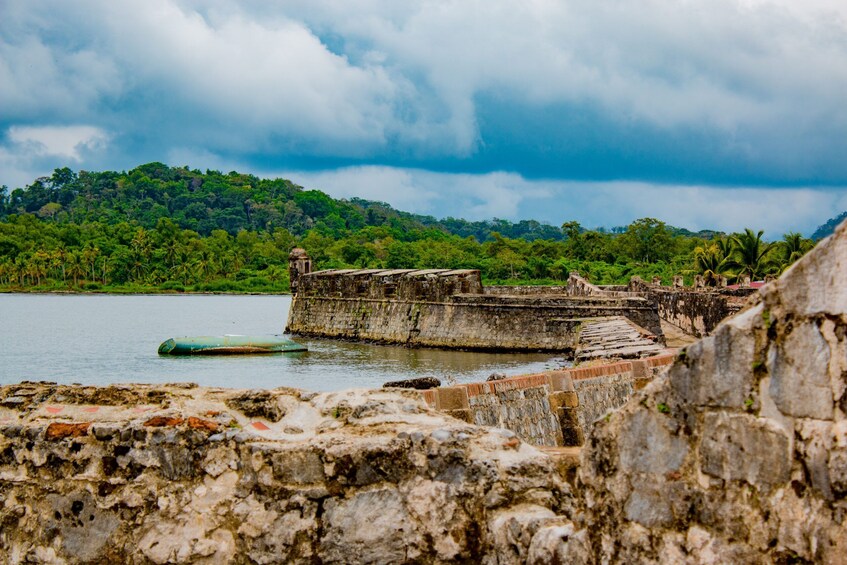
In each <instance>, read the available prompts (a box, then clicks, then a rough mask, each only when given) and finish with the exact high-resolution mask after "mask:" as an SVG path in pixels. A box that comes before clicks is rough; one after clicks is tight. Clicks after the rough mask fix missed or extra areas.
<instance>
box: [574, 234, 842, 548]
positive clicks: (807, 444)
mask: <svg viewBox="0 0 847 565" xmlns="http://www.w3.org/2000/svg"><path fill="white" fill-rule="evenodd" d="M845 280H847V225H842V226H841V227H840V228H839V229H838V230H837V231H836V234H835V235H834V236H833V238H831V239H828V240H825V241H824V242H822V243H820V244H819V245H818V247H817V248H815V249H814V250H813V251H812V252H811V253H810V254H809V255H807V256H806V257H805V258H804V259H802V260H801V261H800V262H798V263H797V264H796V265H795V266H793V267H792V268H791V269H790V270H789V271H788V272H787V273H786V274H785V275H783V277H782V278H781V279H780V280H779V281H777V282H775V283H772V284H770V285H767V286H765V287H764V288H763V289H762V292H761V297H760V299H759V302H758V304H757V305H755V307H753V308H752V309H750V310H748V311H746V312H744V313H742V314H740V315H739V316H737V317H736V318H733V319H731V320H729V321H728V322H724V323H723V324H722V325H721V326H720V327H719V328H718V329H717V331H716V332H715V334H714V335H713V336H711V337H708V338H706V339H704V340H702V341H700V342H698V343H696V344H694V345H692V346H690V347H688V348H687V349H686V350H685V351H684V353H683V354H681V355H680V358H679V360H678V361H677V362H676V363H675V364H674V365H673V366H672V368H671V369H670V372H669V373H668V375H667V377H666V378H662V379H658V380H657V381H656V382H654V383H653V384H651V385H649V386H648V387H647V388H645V389H644V391H643V394H640V395H638V396H637V397H636V398H634V399H633V400H632V401H630V402H629V403H628V404H627V405H626V406H625V407H624V408H623V409H622V410H621V411H619V412H617V413H615V414H613V415H612V416H611V418H610V420H609V421H608V422H600V423H598V424H597V425H596V427H595V430H594V432H593V434H592V436H591V437H590V438H589V439H588V441H587V443H586V449H585V450H584V452H583V458H582V465H581V468H580V480H581V485H580V487H579V488H580V491H581V493H582V495H583V496H584V501H585V504H586V506H585V510H586V512H585V514H584V515H583V518H582V519H581V522H580V527H581V528H582V531H583V532H584V533H585V535H586V536H587V538H588V540H589V541H588V544H587V545H583V544H565V545H563V546H562V548H561V551H562V553H563V554H565V553H567V554H570V553H572V552H576V553H579V555H580V557H579V559H580V560H583V561H586V562H594V561H603V562H617V563H628V562H662V563H803V562H816V563H847V417H845V416H847V354H845V352H847V285H845V284H844V281H845ZM586 547H588V548H590V549H588V550H586Z"/></svg>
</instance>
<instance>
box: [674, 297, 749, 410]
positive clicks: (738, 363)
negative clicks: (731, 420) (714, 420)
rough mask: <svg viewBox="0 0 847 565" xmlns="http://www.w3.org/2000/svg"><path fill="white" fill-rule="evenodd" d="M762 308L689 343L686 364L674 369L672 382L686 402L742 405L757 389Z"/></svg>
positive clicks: (711, 404)
mask: <svg viewBox="0 0 847 565" xmlns="http://www.w3.org/2000/svg"><path fill="white" fill-rule="evenodd" d="M757 316H761V307H759V308H753V309H751V310H749V311H748V312H746V313H745V314H743V315H741V316H739V317H738V318H736V319H734V320H732V321H730V322H728V323H725V324H723V325H722V326H720V328H719V329H718V330H717V332H715V335H714V336H711V337H708V338H705V339H702V340H700V341H698V342H697V343H694V344H693V345H691V346H689V347H688V348H687V349H686V350H685V351H686V363H685V364H683V363H677V364H676V365H674V366H673V367H672V369H671V373H670V382H671V386H672V387H673V389H674V390H675V392H676V393H677V394H678V395H679V396H680V398H681V399H683V400H684V401H686V402H690V403H692V404H697V405H701V406H726V407H732V408H741V407H743V406H744V402H745V400H747V399H748V398H750V396H751V394H752V391H753V388H754V374H753V362H754V356H755V351H754V350H755V337H754V335H753V332H752V328H753V324H754V321H755V319H756V317H757Z"/></svg>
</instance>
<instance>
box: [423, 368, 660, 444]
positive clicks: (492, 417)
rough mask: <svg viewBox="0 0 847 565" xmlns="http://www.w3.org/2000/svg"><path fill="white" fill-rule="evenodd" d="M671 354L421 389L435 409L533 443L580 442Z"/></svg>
mask: <svg viewBox="0 0 847 565" xmlns="http://www.w3.org/2000/svg"><path fill="white" fill-rule="evenodd" d="M673 360H674V355H671V354H669V355H661V356H656V357H651V358H648V359H640V360H635V361H623V362H619V363H610V364H605V365H597V366H592V367H578V368H574V369H562V370H557V371H547V372H544V373H538V374H533V375H522V376H518V377H510V378H505V379H500V380H496V381H487V382H480V383H467V384H460V385H455V386H451V387H444V388H439V389H432V390H427V391H421V393H420V394H421V397H422V398H423V399H424V400H425V401H426V402H427V404H429V405H430V406H431V407H433V408H435V409H437V410H441V411H443V412H445V413H447V414H450V415H453V416H456V417H458V418H459V419H461V420H464V421H470V422H473V423H476V424H479V425H485V426H494V427H500V428H506V429H508V430H511V431H513V432H514V433H515V434H516V435H517V436H518V437H519V438H521V439H522V440H524V441H526V442H528V443H531V444H533V445H538V446H557V445H582V441H583V439H584V437H585V436H586V434H587V433H588V432H589V431H590V429H591V427H592V426H593V424H594V422H595V421H597V420H598V419H600V418H602V417H604V416H605V415H606V414H608V413H609V412H611V411H613V410H615V409H617V408H619V407H620V406H622V405H623V404H624V403H625V402H626V401H627V400H628V399H629V397H630V396H632V394H633V392H634V391H635V390H637V389H638V388H639V387H643V386H644V384H645V383H647V382H649V381H651V380H652V379H653V378H654V377H655V376H656V375H657V374H658V373H660V372H661V371H663V370H664V369H666V368H667V367H668V366H669V365H670V364H671V363H672V362H673ZM469 418H470V419H469Z"/></svg>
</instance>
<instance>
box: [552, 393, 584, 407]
mask: <svg viewBox="0 0 847 565" xmlns="http://www.w3.org/2000/svg"><path fill="white" fill-rule="evenodd" d="M549 398H550V408H551V409H552V410H558V409H559V408H562V407H565V408H576V407H577V406H579V396H577V394H576V392H554V393H553V394H551V395H550V397H549Z"/></svg>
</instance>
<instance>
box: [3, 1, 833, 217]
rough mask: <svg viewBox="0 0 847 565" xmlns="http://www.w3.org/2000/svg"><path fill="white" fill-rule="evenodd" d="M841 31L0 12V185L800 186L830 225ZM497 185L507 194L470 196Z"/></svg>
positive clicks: (734, 8)
mask: <svg viewBox="0 0 847 565" xmlns="http://www.w3.org/2000/svg"><path fill="white" fill-rule="evenodd" d="M845 14H847V9H845V8H844V7H843V3H840V2H837V1H830V0H812V1H809V2H803V3H796V2H789V1H787V0H785V1H777V0H772V1H753V0H710V1H708V2H707V1H699V2H698V1H686V2H683V1H679V0H673V1H672V0H663V1H658V0H648V1H645V2H639V3H631V2H611V3H609V2H603V3H598V2H595V1H590V0H568V1H565V2H559V1H555V2H554V1H544V0H534V1H528V2H527V1H521V2H519V1H517V0H508V1H507V0H486V1H482V0H479V1H467V2H426V3H405V2H394V1H384V2H380V1H363V2H350V3H339V2H330V1H320V0H316V1H313V2H308V3H304V2H293V1H291V2H276V3H267V2H259V1H243V2H222V1H218V2H199V1H191V0H148V1H144V2H141V1H137V2H120V3H115V2H104V1H95V0H83V1H80V2H74V3H68V2H59V1H53V2H49V1H47V2H38V3H33V2H28V1H23V0H10V1H7V2H5V3H4V8H3V17H2V18H0V134H2V135H3V138H2V145H0V172H2V177H3V178H0V183H6V184H10V185H16V184H23V183H25V182H28V181H29V180H31V179H32V177H33V176H34V175H35V174H43V173H44V172H47V171H44V170H42V167H44V166H45V163H46V162H49V158H50V157H51V156H52V158H53V161H54V162H55V164H56V166H63V165H66V164H67V165H70V166H73V167H75V168H86V167H87V168H126V167H132V166H135V165H137V164H139V163H142V162H146V161H150V160H162V161H166V162H170V163H172V164H188V165H191V166H196V167H204V166H213V165H214V164H215V163H228V164H232V166H233V167H234V168H240V169H242V170H251V171H254V172H258V173H261V172H263V171H279V170H289V171H298V170H299V171H310V170H311V171H316V172H319V171H328V173H327V174H329V175H330V176H332V170H334V169H337V168H339V167H356V166H374V167H377V168H379V167H383V168H384V167H389V168H392V167H393V168H396V169H397V170H398V171H399V172H400V173H402V172H403V171H405V170H414V171H422V170H429V171H433V172H434V173H435V172H441V173H445V174H448V175H447V176H445V177H444V178H453V179H454V180H459V179H461V180H462V181H463V184H456V185H455V190H456V191H458V192H459V193H462V191H468V195H469V198H476V196H473V194H474V192H473V191H474V190H476V191H482V193H483V194H484V193H485V190H484V189H481V188H479V186H481V185H479V184H477V185H475V184H474V182H473V179H477V180H479V181H480V182H482V184H483V185H486V186H488V187H489V189H490V194H491V197H490V199H489V200H488V201H487V202H488V204H486V203H485V202H483V203H481V204H479V207H478V208H473V206H471V208H472V209H474V210H478V211H479V212H480V213H484V212H487V211H496V210H503V211H505V212H508V211H511V212H512V213H513V214H520V213H523V212H522V211H523V210H527V212H526V213H529V212H528V211H529V210H530V209H529V208H526V205H527V202H530V201H532V199H533V198H538V197H539V196H538V195H539V194H549V195H551V196H550V198H555V197H556V195H557V194H559V191H558V189H552V188H550V187H548V186H545V187H541V186H542V185H543V183H545V182H548V181H549V182H554V183H556V182H558V183H560V184H559V185H557V186H564V185H567V186H569V187H571V188H572V189H573V187H576V186H579V187H581V188H580V189H579V190H584V191H591V190H593V188H591V187H592V186H600V184H596V183H609V182H629V183H633V184H632V185H630V186H655V187H657V190H659V191H661V187H662V186H666V187H668V188H667V190H669V191H675V190H682V189H679V188H678V187H682V186H689V187H691V190H692V191H694V192H691V193H690V194H692V195H694V194H697V190H699V189H696V188H694V187H713V188H714V187H716V189H717V188H720V187H724V188H726V190H732V188H731V187H737V186H745V187H760V188H761V189H762V190H764V189H771V188H780V187H782V188H786V189H793V190H799V191H809V190H817V191H818V195H819V198H817V200H815V199H812V200H814V201H815V202H818V204H817V205H818V206H829V205H832V202H833V198H835V199H836V200H837V199H838V198H839V197H840V196H839V195H840V191H841V190H843V187H845V186H847V160H845V159H844V158H843V155H845V154H847V108H845V105H844V103H843V98H844V93H845V92H847V23H845ZM74 136H76V138H75V140H76V141H75V142H74ZM69 144H70V145H69ZM177 159H179V160H182V159H184V160H185V161H175V160H177ZM188 159H191V162H188V161H187V160H188ZM353 170H361V169H353ZM367 170H377V169H367ZM379 170H383V169H379ZM499 171H506V172H507V173H504V174H506V176H507V177H508V178H513V176H514V175H517V178H519V179H521V182H519V183H511V184H510V183H506V185H500V184H497V183H492V182H488V183H487V184H486V182H484V181H485V180H486V179H487V180H488V181H491V179H495V178H505V177H498V176H497V174H499V173H498V172H499ZM449 175H453V176H452V177H450V176H449ZM509 175H512V176H509ZM401 176H402V175H401ZM326 178H329V177H326ZM380 178H383V180H384V181H385V178H384V177H380ZM415 178H421V177H420V175H416V176H415ZM525 179H535V182H536V184H532V183H530V184H526V183H525V182H524V180H525ZM385 182H387V181H385ZM562 183H564V184H562ZM592 183H595V184H592ZM474 186H476V188H474ZM604 186H605V185H604ZM533 187H535V188H533ZM673 187H676V188H673ZM385 188H386V189H387V190H386V192H388V193H390V192H391V191H390V190H389V189H390V187H385ZM709 190H711V188H710V189H709ZM521 191H523V192H521ZM626 192H627V191H624V192H622V193H621V194H626ZM630 192H631V191H630ZM602 193H603V191H602V190H600V189H598V190H597V194H602ZM727 194H730V193H727ZM762 194H764V193H762ZM783 194H789V193H788V192H784V193H783ZM792 194H793V193H792ZM798 194H799V193H798ZM827 194H829V196H827ZM833 194H834V195H835V196H832V195H833ZM498 195H499V196H498ZM509 195H512V196H509ZM424 200H425V199H424ZM589 200H590V201H592V202H593V201H594V200H593V199H586V201H589ZM765 200H766V199H765ZM421 202H423V200H421ZM429 202H433V203H434V202H438V199H435V200H430V201H429ZM498 202H499V203H501V204H502V203H505V202H512V204H511V205H509V206H506V207H505V208H503V207H501V206H500V204H498ZM521 202H523V204H521ZM824 202H826V204H824ZM489 204H490V205H489ZM431 211H432V212H433V213H436V214H439V215H441V214H444V213H448V211H446V210H444V209H440V208H436V209H432V210H431ZM602 212H603V211H602V210H601V209H598V210H596V211H595V216H596V217H597V218H599V217H600V216H601V214H602ZM818 212H819V213H820V214H824V217H823V218H821V220H823V219H826V217H827V216H825V214H826V212H824V211H823V210H819V211H818ZM618 221H625V218H624V217H623V216H620V217H618V218H613V219H610V220H609V221H607V222H603V223H614V222H618ZM808 221H809V222H811V221H812V220H808Z"/></svg>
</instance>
